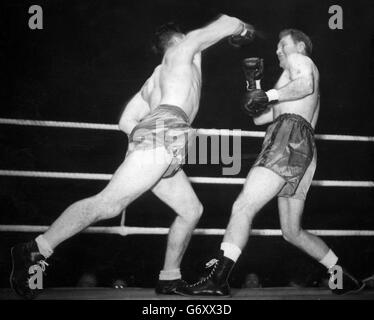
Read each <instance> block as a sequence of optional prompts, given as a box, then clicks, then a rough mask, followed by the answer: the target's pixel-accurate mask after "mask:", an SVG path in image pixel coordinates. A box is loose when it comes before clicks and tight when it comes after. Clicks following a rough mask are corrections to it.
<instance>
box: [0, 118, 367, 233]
mask: <svg viewBox="0 0 374 320" xmlns="http://www.w3.org/2000/svg"><path fill="white" fill-rule="evenodd" d="M0 124H5V125H21V126H40V127H60V128H77V129H95V130H115V131H119V128H118V125H113V124H100V123H83V122H61V121H39V120H26V119H8V118H0ZM197 134H200V135H225V136H241V137H254V138H258V137H263V136H264V135H265V132H263V131H242V130H228V129H197ZM315 137H316V139H320V140H334V141H362V142H374V137H371V136H354V135H334V134H316V135H315ZM0 176H12V177H30V178H57V179H84V180H110V179H111V177H112V175H111V174H97V173H96V174H95V173H77V172H51V171H26V170H0ZM189 179H190V181H191V182H192V183H199V184H204V183H205V184H232V185H238V184H239V185H240V184H243V183H244V181H245V179H244V178H211V177H190V178H189ZM312 186H317V187H363V188H373V187H374V181H339V180H319V181H313V182H312ZM47 229H48V226H36V225H34V226H30V225H0V232H38V233H39V232H44V231H46V230H47ZM168 231H169V228H145V227H128V226H125V212H123V213H122V217H121V222H120V226H117V227H89V228H87V229H86V230H84V231H83V232H84V233H96V234H97V233H99V234H103V233H104V234H118V235H121V236H127V235H134V234H142V235H150V234H152V235H155V234H158V235H164V234H167V233H168ZM308 231H309V232H311V233H313V234H315V235H319V236H374V230H308ZM224 232H225V229H213V228H209V229H195V230H194V232H193V233H194V234H195V235H223V234H224ZM251 233H252V235H257V236H281V235H282V232H281V230H279V229H253V230H252V231H251Z"/></svg>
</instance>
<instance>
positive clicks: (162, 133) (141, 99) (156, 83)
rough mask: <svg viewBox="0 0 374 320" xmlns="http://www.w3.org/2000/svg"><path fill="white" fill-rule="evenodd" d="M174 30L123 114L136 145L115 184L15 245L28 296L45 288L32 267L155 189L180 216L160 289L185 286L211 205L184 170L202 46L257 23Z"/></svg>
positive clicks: (16, 278)
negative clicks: (186, 258)
mask: <svg viewBox="0 0 374 320" xmlns="http://www.w3.org/2000/svg"><path fill="white" fill-rule="evenodd" d="M169 29H170V28H169ZM169 29H168V31H164V32H161V33H160V34H159V40H160V41H159V42H158V49H160V50H162V52H163V53H164V54H163V57H162V62H161V64H160V65H158V66H157V67H156V68H155V69H154V71H153V73H152V75H151V76H150V77H149V78H148V79H147V81H146V82H145V83H144V85H143V86H142V88H141V89H140V90H139V91H138V92H137V93H136V94H135V95H134V97H133V98H132V99H131V100H130V101H129V102H128V103H127V105H126V108H125V110H124V112H123V114H122V116H121V119H120V122H119V127H120V129H121V130H122V131H124V132H125V133H126V134H128V136H129V147H128V152H127V155H126V157H125V159H124V161H123V163H122V164H121V165H120V167H119V168H118V169H117V171H116V172H115V173H114V175H113V177H112V179H111V180H110V182H109V184H108V185H107V186H106V187H105V188H104V189H103V190H102V191H101V192H99V193H98V194H96V195H94V196H92V197H89V198H86V199H83V200H80V201H78V202H75V203H73V204H72V205H71V206H70V207H68V208H67V209H66V210H65V211H64V212H63V213H62V214H61V215H60V217H59V218H58V219H57V220H56V221H55V222H54V223H53V224H52V225H51V227H50V228H49V229H48V230H47V231H46V232H45V233H44V234H43V235H39V236H38V237H37V238H36V239H35V240H32V241H30V242H28V243H23V244H19V245H16V246H15V247H13V248H12V250H11V254H12V263H13V266H12V274H11V279H10V281H11V286H12V288H13V289H14V290H15V291H16V292H17V293H18V294H19V295H20V296H22V297H24V298H33V297H34V296H35V295H36V293H37V289H32V288H31V287H30V286H29V284H28V282H29V279H30V274H29V273H28V272H29V268H30V267H31V266H32V265H36V264H39V265H40V266H41V267H42V270H44V269H45V266H46V262H45V259H46V258H48V257H49V256H51V254H52V253H53V250H54V249H55V248H56V247H57V246H58V245H59V244H60V243H61V242H63V241H65V240H67V239H68V238H70V237H72V236H74V235H75V234H77V233H79V232H80V231H82V230H84V229H85V228H87V227H88V226H89V225H91V224H93V223H96V222H98V221H100V220H103V219H110V218H113V217H116V216H117V215H119V214H120V213H121V212H122V211H123V210H124V209H125V208H126V207H127V206H128V205H129V204H130V203H131V202H133V201H134V200H135V199H137V198H138V197H139V196H140V195H142V194H143V193H144V192H146V191H147V190H149V189H151V190H152V191H153V192H154V194H155V195H156V196H157V197H158V198H160V199H161V200H162V201H164V202H165V203H166V204H167V205H168V206H169V207H171V208H172V209H173V210H174V211H175V212H176V214H177V217H176V219H175V220H174V222H173V224H172V225H171V227H170V230H169V236H168V240H167V248H166V254H165V260H164V267H163V270H161V272H160V275H159V281H158V284H157V287H156V292H157V293H162V294H173V293H175V290H176V288H177V287H179V286H184V285H185V283H184V281H183V280H182V279H181V272H180V263H181V260H182V257H183V254H184V252H185V250H186V247H187V245H188V243H189V240H190V237H191V234H192V231H193V229H194V228H195V226H196V224H197V222H198V221H199V218H200V216H201V214H202V211H203V207H202V205H201V203H200V201H199V199H198V198H197V196H196V194H195V192H194V190H193V189H192V186H191V183H190V181H189V179H188V178H187V176H186V174H185V173H184V172H183V170H181V165H182V163H183V158H184V156H185V149H186V148H187V146H188V141H189V139H188V138H189V137H191V136H192V135H193V134H194V132H195V130H192V129H191V124H192V122H193V120H194V119H195V116H196V114H197V112H198V110H199V101H200V93H201V83H202V78H201V52H202V51H203V50H205V49H207V48H208V47H210V46H212V45H214V44H215V43H217V42H218V41H220V40H221V39H223V38H226V37H229V36H232V35H237V34H238V35H240V34H242V35H243V40H245V41H248V39H246V38H245V34H247V32H248V29H249V25H247V24H245V23H244V22H242V21H240V20H239V19H237V18H234V17H229V16H227V15H221V16H220V17H219V18H217V19H216V20H215V21H213V22H211V23H210V24H208V25H207V26H205V27H203V28H200V29H196V30H193V31H191V32H189V33H187V34H186V35H184V34H182V33H179V32H177V31H176V30H173V31H170V30H169ZM251 32H252V30H251ZM236 40H237V41H239V40H240V37H239V39H236ZM166 178H167V179H166ZM135 251H136V248H135Z"/></svg>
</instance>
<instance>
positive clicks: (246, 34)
mask: <svg viewBox="0 0 374 320" xmlns="http://www.w3.org/2000/svg"><path fill="white" fill-rule="evenodd" d="M254 38H255V28H254V27H253V26H252V25H250V24H248V23H243V31H242V32H241V33H240V34H233V35H232V36H230V37H229V43H230V44H231V45H232V46H234V47H236V48H238V47H241V46H243V45H246V44H248V43H251V42H252V41H253V40H254Z"/></svg>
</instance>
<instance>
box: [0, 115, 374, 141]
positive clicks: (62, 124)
mask: <svg viewBox="0 0 374 320" xmlns="http://www.w3.org/2000/svg"><path fill="white" fill-rule="evenodd" d="M0 124H6V125H19V126H37V127H55V128H71V129H73V128H75V129H96V130H114V131H119V128H118V125H116V124H105V123H88V122H66V121H41V120H26V119H8V118H0ZM197 134H200V135H220V136H228V135H229V136H240V137H250V138H261V137H264V136H265V132H264V131H244V130H239V129H236V130H228V129H198V130H197ZM315 137H316V139H319V140H334V141H367V142H374V137H370V136H354V135H339V134H316V135H315Z"/></svg>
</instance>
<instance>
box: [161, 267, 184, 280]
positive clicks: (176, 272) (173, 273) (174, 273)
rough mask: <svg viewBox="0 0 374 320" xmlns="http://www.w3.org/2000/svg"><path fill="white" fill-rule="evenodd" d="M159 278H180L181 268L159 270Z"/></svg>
mask: <svg viewBox="0 0 374 320" xmlns="http://www.w3.org/2000/svg"><path fill="white" fill-rule="evenodd" d="M158 278H159V279H160V280H176V279H181V278H182V274H181V269H179V268H178V269H171V270H161V271H160V275H159V277H158Z"/></svg>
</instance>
